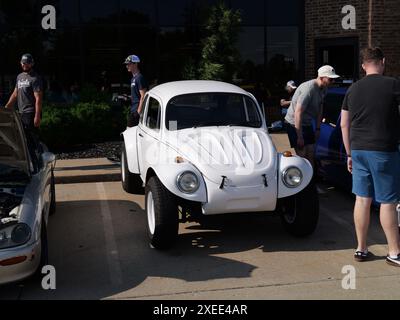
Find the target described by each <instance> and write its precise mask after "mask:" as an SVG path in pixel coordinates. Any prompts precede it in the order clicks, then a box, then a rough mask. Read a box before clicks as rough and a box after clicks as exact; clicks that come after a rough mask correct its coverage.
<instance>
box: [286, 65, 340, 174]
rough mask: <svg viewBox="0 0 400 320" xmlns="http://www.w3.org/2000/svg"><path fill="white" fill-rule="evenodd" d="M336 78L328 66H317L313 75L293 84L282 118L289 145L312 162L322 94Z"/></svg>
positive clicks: (319, 123)
mask: <svg viewBox="0 0 400 320" xmlns="http://www.w3.org/2000/svg"><path fill="white" fill-rule="evenodd" d="M336 78H339V76H338V75H337V74H336V72H335V70H334V69H333V68H332V67H331V66H323V67H322V68H320V69H319V70H318V78H317V79H314V80H310V81H307V82H305V83H303V84H301V85H300V86H299V87H298V88H297V90H296V93H295V94H294V96H293V99H292V103H291V104H290V107H289V109H288V113H287V115H286V118H285V122H286V128H287V132H288V136H289V141H290V144H291V146H292V148H294V149H295V150H296V153H297V154H298V155H299V156H301V157H303V158H306V159H307V160H309V161H310V162H311V164H312V165H313V166H314V145H315V142H316V140H318V139H319V131H320V127H321V122H322V111H323V103H324V99H325V95H326V92H327V88H328V87H329V85H331V84H332V83H333V81H334V79H336ZM313 122H315V130H314V127H313Z"/></svg>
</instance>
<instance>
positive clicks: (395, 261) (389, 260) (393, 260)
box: [386, 254, 400, 267]
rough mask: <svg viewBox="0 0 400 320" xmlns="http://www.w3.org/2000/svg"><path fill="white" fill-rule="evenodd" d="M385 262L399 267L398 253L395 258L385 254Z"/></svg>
mask: <svg viewBox="0 0 400 320" xmlns="http://www.w3.org/2000/svg"><path fill="white" fill-rule="evenodd" d="M386 262H387V263H388V264H390V265H391V266H395V267H400V254H399V255H397V258H392V257H391V256H387V258H386Z"/></svg>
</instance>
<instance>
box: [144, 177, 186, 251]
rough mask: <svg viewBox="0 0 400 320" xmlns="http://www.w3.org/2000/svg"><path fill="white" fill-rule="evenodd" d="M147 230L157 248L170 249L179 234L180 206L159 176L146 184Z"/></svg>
mask: <svg viewBox="0 0 400 320" xmlns="http://www.w3.org/2000/svg"><path fill="white" fill-rule="evenodd" d="M145 202H146V213H147V222H148V223H147V227H148V228H147V230H148V235H149V238H150V243H151V245H152V246H153V247H154V248H155V249H159V250H164V249H169V248H170V247H171V246H172V245H173V244H174V242H175V240H176V238H177V236H178V227H179V220H178V219H179V217H178V206H177V204H176V202H175V198H174V196H173V195H172V194H171V193H170V192H169V191H168V190H167V189H166V188H165V187H164V186H163V184H162V183H161V181H160V180H159V179H158V178H157V177H152V178H150V180H149V182H148V183H147V185H146V199H145Z"/></svg>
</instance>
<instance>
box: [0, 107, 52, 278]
mask: <svg viewBox="0 0 400 320" xmlns="http://www.w3.org/2000/svg"><path fill="white" fill-rule="evenodd" d="M40 162H41V163H40V164H38V165H37V166H36V168H35V165H34V163H33V161H32V157H31V155H30V153H29V152H28V147H27V142H26V138H25V134H24V132H23V128H22V124H21V121H20V119H19V116H18V115H17V114H16V113H15V112H13V111H8V110H5V109H0V169H1V170H0V284H5V283H10V282H14V281H19V280H23V279H25V278H27V277H29V276H31V275H33V274H34V273H35V272H36V271H37V270H38V268H39V266H40V264H41V262H43V261H45V260H46V259H47V252H42V251H43V250H46V251H47V237H46V234H45V231H43V230H46V226H47V222H48V216H49V214H50V211H51V210H53V209H52V199H53V201H55V200H54V199H55V198H53V196H54V195H53V196H52V192H54V189H53V188H54V177H53V174H52V172H53V170H54V166H55V156H54V154H52V153H49V152H47V151H46V150H44V152H43V153H42V154H41V161H40ZM8 166H11V167H12V168H14V169H15V170H14V169H13V170H14V172H15V173H14V172H13V171H12V170H9V168H8ZM6 170H7V171H6ZM5 172H7V175H5ZM8 172H10V173H8ZM53 205H54V203H53ZM53 208H54V207H53ZM21 225H23V226H24V227H27V228H29V229H28V230H30V233H31V235H30V236H29V237H27V238H26V239H25V240H23V241H22V242H23V243H14V242H13V241H12V237H10V234H9V232H10V230H13V228H15V227H17V226H21Z"/></svg>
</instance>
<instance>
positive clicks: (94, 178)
mask: <svg viewBox="0 0 400 320" xmlns="http://www.w3.org/2000/svg"><path fill="white" fill-rule="evenodd" d="M118 181H121V174H120V173H108V174H107V173H106V174H95V175H87V176H82V175H80V176H68V177H55V182H56V184H78V183H97V182H118Z"/></svg>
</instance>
